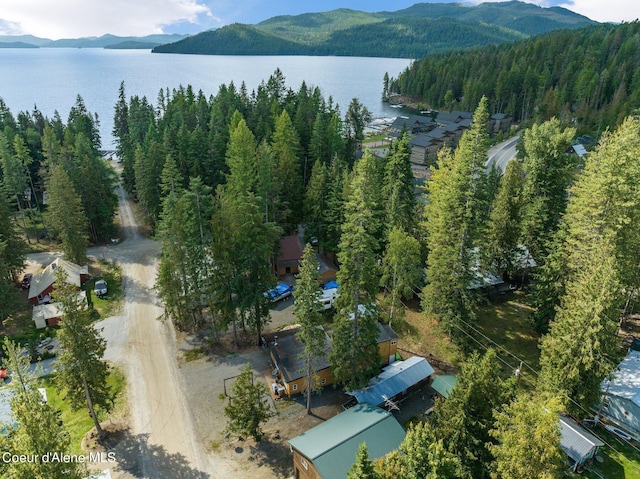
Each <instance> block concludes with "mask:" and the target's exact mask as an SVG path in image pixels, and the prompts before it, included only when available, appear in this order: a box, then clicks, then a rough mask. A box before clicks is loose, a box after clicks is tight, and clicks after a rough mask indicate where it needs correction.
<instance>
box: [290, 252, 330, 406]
mask: <svg viewBox="0 0 640 479" xmlns="http://www.w3.org/2000/svg"><path fill="white" fill-rule="evenodd" d="M319 284H320V275H319V274H318V261H317V260H316V253H315V250H314V249H313V248H312V247H311V245H309V244H307V246H306V247H305V249H304V253H303V255H302V260H301V261H300V273H299V274H298V280H297V282H296V290H295V292H294V296H295V303H294V304H293V313H294V314H295V315H296V320H297V321H298V324H300V329H299V330H298V333H297V335H298V338H300V341H302V344H303V345H304V349H303V351H302V353H301V354H302V358H303V359H304V369H305V370H304V374H305V376H306V382H307V385H306V389H305V393H306V395H307V414H311V393H312V391H313V389H314V388H315V387H317V379H316V366H317V362H318V360H319V359H320V358H322V356H323V355H324V353H325V346H326V333H325V332H324V329H323V328H322V302H321V299H320V298H321V295H320V288H319Z"/></svg>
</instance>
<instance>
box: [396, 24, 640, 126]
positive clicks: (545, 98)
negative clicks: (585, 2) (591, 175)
mask: <svg viewBox="0 0 640 479" xmlns="http://www.w3.org/2000/svg"><path fill="white" fill-rule="evenodd" d="M390 91H391V92H395V93H400V94H401V95H404V96H408V97H412V98H414V99H416V100H417V101H419V102H422V103H423V104H424V105H425V107H430V108H436V109H437V108H442V107H447V108H451V107H452V105H450V104H445V98H455V99H456V100H457V102H456V103H455V104H454V105H453V106H455V108H456V109H463V110H465V109H473V107H474V105H476V104H477V103H478V101H479V100H480V98H481V97H482V96H483V95H486V96H487V97H488V98H489V102H490V110H491V111H492V112H503V113H507V114H509V115H512V116H513V117H514V119H515V120H516V121H528V120H535V121H540V120H542V121H544V120H546V119H549V118H550V117H552V116H558V117H560V118H561V119H562V120H563V121H567V122H569V121H571V122H573V123H576V124H578V125H582V126H583V127H584V128H585V129H595V130H597V131H603V130H604V129H605V128H606V127H607V126H611V127H613V126H615V125H618V124H620V122H621V121H622V119H623V118H624V117H625V116H627V115H628V114H630V113H631V112H632V110H633V108H634V107H636V106H637V105H638V100H640V23H638V22H637V21H636V22H632V23H626V24H622V25H600V26H592V27H586V28H582V29H578V30H563V31H558V32H552V33H549V34H546V35H543V36H539V37H536V38H531V39H528V40H524V41H520V42H517V43H511V44H508V45H506V44H505V45H501V46H487V47H483V48H479V49H475V50H473V51H469V52H466V53H461V52H452V53H446V54H445V53H443V54H438V55H430V56H426V57H424V58H423V59H421V60H419V61H417V62H414V63H413V64H412V65H411V66H410V67H409V68H408V69H407V70H406V71H404V72H403V73H402V74H401V75H400V76H399V77H398V78H397V79H393V80H392V81H391V83H390Z"/></svg>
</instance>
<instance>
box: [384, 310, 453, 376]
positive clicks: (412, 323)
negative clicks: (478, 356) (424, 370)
mask: <svg viewBox="0 0 640 479" xmlns="http://www.w3.org/2000/svg"><path fill="white" fill-rule="evenodd" d="M406 304H407V306H408V308H407V309H406V310H405V312H404V314H403V315H402V317H398V316H396V317H395V318H394V319H393V322H392V324H391V327H392V328H393V330H394V331H395V332H396V333H397V334H398V336H400V342H399V343H398V344H399V347H400V348H401V349H405V350H408V351H411V352H414V353H417V354H419V355H421V356H424V357H428V356H429V354H432V355H433V356H434V357H435V358H437V359H439V360H441V361H445V362H447V363H449V364H453V365H456V364H458V363H459V362H460V361H461V360H462V359H463V357H462V353H461V351H460V349H459V348H458V347H457V346H456V345H455V344H453V343H452V342H451V341H450V340H449V337H448V336H447V334H446V332H445V331H443V329H442V328H441V327H440V324H439V323H438V321H436V320H435V319H433V318H426V317H425V316H424V315H423V314H422V312H421V311H420V301H419V300H418V299H415V298H414V299H412V300H411V301H409V302H407V303H406Z"/></svg>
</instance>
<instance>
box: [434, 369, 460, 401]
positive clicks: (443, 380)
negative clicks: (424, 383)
mask: <svg viewBox="0 0 640 479" xmlns="http://www.w3.org/2000/svg"><path fill="white" fill-rule="evenodd" d="M457 383H458V380H457V379H456V377H455V376H453V375H451V374H441V375H439V376H436V377H435V378H433V382H432V383H431V387H432V388H433V389H434V391H435V392H437V393H438V394H440V396H442V397H443V398H445V399H447V398H448V397H449V393H450V392H451V390H452V389H453V388H454V387H455V385H456V384H457Z"/></svg>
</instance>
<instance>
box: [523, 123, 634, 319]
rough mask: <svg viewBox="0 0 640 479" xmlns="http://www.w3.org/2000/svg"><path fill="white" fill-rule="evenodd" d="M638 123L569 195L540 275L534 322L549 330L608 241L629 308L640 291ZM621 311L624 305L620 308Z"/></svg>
mask: <svg viewBox="0 0 640 479" xmlns="http://www.w3.org/2000/svg"><path fill="white" fill-rule="evenodd" d="M638 137H640V121H638V120H637V119H635V118H629V119H627V120H626V121H624V122H623V123H622V125H620V127H619V128H618V129H617V130H616V131H615V132H613V133H608V134H606V135H604V137H603V139H602V141H601V142H600V145H599V146H598V148H596V150H594V151H593V152H591V153H590V154H589V155H588V156H587V157H586V160H585V166H584V170H583V172H582V173H581V174H580V175H579V176H578V178H577V179H576V181H575V185H574V186H573V187H572V188H571V190H570V194H569V196H570V201H569V204H568V206H567V212H566V214H565V216H564V218H563V220H562V223H561V225H560V226H561V227H560V228H559V230H558V232H557V233H556V235H555V237H554V239H553V249H552V251H551V253H550V254H549V255H548V256H547V258H545V262H544V264H543V266H542V267H541V268H540V269H539V271H538V272H537V274H536V284H535V285H536V287H535V289H534V306H535V307H536V310H535V311H534V313H533V314H532V321H533V322H534V324H535V325H536V327H537V328H538V329H539V330H541V331H545V330H546V328H547V327H548V325H549V323H550V322H551V321H553V318H554V317H555V314H556V307H557V306H558V305H559V304H560V301H561V298H562V297H563V295H564V291H565V287H566V284H568V283H569V282H571V281H573V279H574V276H575V275H576V274H577V273H578V272H580V271H583V270H584V269H585V268H586V267H587V266H588V263H589V261H591V258H592V254H593V250H594V249H597V248H599V245H600V244H601V243H602V242H603V241H606V242H607V243H608V244H609V245H610V246H611V248H612V250H611V252H612V254H613V257H614V258H615V263H614V264H615V269H616V271H617V274H618V279H619V281H620V282H621V285H622V289H623V290H624V291H625V294H626V295H627V304H628V303H629V301H630V299H631V298H632V297H633V296H634V295H635V291H637V289H638V281H639V280H640V277H639V275H638V268H637V265H638V264H640V241H638V236H637V234H636V225H637V224H638V221H640V186H639V185H640V163H639V162H638V161H637V158H638V155H640V146H639V143H638V141H637V139H638ZM621 307H622V305H621Z"/></svg>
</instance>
